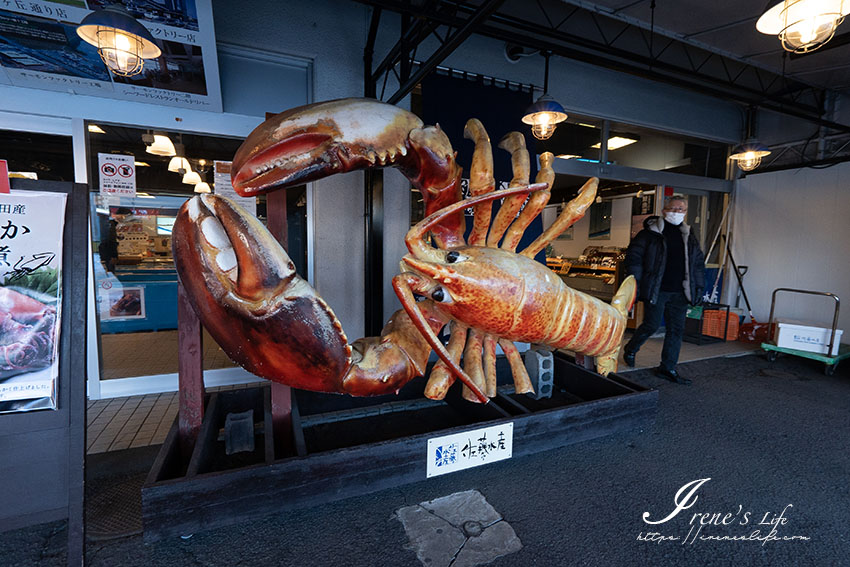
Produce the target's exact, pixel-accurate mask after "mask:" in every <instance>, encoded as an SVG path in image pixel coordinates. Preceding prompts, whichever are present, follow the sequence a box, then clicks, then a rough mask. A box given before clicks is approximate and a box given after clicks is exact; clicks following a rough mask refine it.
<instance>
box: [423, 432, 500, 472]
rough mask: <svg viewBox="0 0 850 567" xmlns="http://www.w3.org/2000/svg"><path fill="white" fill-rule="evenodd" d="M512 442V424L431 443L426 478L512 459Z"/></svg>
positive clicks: (449, 436)
mask: <svg viewBox="0 0 850 567" xmlns="http://www.w3.org/2000/svg"><path fill="white" fill-rule="evenodd" d="M513 439H514V424H513V422H508V423H503V424H501V425H493V426H491V427H483V428H481V429H473V430H472V431H464V432H462V433H454V434H452V435H444V436H443V437H435V438H433V439H429V440H428V457H427V459H428V465H427V476H428V478H431V477H432V476H439V475H441V474H446V473H453V472H456V471H462V470H464V469H469V468H472V467H477V466H480V465H486V464H488V463H495V462H496V461H503V460H505V459H510V458H511V455H512V454H513Z"/></svg>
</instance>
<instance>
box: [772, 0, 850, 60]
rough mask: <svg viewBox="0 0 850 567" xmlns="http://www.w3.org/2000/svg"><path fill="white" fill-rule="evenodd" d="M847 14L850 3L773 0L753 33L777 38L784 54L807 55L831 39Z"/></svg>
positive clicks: (838, 1) (841, 1)
mask: <svg viewBox="0 0 850 567" xmlns="http://www.w3.org/2000/svg"><path fill="white" fill-rule="evenodd" d="M848 13H850V0H780V1H779V2H777V1H776V0H772V1H771V2H770V3H768V8H767V9H766V10H765V11H764V13H763V14H762V15H761V17H760V18H759V19H758V22H756V29H757V30H758V31H760V32H761V33H764V34H768V35H776V36H779V40H780V41H781V42H782V48H783V49H785V50H786V51H790V52H792V53H809V52H810V51H814V50H816V49H818V48H820V47H821V46H823V45H824V44H825V43H826V42H828V41H829V40H830V39H832V36H833V35H835V29H836V28H837V27H838V25H839V24H841V22H842V21H843V20H844V16H846V15H847V14H848Z"/></svg>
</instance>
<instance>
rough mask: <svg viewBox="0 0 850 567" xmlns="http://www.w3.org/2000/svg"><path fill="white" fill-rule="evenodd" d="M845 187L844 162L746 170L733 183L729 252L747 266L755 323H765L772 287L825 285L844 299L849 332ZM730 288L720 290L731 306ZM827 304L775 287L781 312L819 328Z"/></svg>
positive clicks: (828, 313)
mask: <svg viewBox="0 0 850 567" xmlns="http://www.w3.org/2000/svg"><path fill="white" fill-rule="evenodd" d="M848 188H850V164H848V163H843V164H839V165H836V166H834V167H830V168H827V169H799V170H789V171H780V172H775V173H763V174H758V175H748V176H747V177H745V178H743V179H741V180H740V181H739V182H738V187H737V189H736V192H735V205H734V207H735V208H734V232H733V237H732V238H733V247H732V251H733V255H734V258H735V261H736V262H737V263H738V264H739V265H746V266H749V272H748V273H747V274H746V276H744V280H743V281H744V289H745V290H746V292H747V295H748V296H749V299H750V303H751V305H752V307H753V312H754V315H755V317H756V319H757V320H758V321H762V320H764V321H767V318H768V314H769V311H770V297H771V293H772V292H773V290H774V289H776V288H779V287H790V288H797V289H808V290H812V291H828V292H831V293H834V294H836V295H838V296H839V297H840V298H841V299H842V300H843V301H844V305H843V306H842V308H841V316H840V320H839V324H840V328H842V329H844V330H845V331H846V332H848V333H850V308H848V305H850V262H848V255H850V221H848V219H850V190H848ZM733 279H734V278H733ZM736 293H737V284H736V283H735V282H732V283H731V285H730V288H729V290H728V292H727V293H726V294H724V295H726V297H727V301H728V299H729V298H731V300H732V303H733V304H734V298H735V294H736ZM741 307H745V304H744V302H743V300H742V301H741ZM833 309H834V305H833V304H832V301H831V300H830V299H827V298H816V299H809V298H808V297H807V296H801V295H798V294H784V293H780V294H779V296H778V299H777V314H778V315H779V316H785V317H787V318H793V319H797V320H801V321H810V322H812V323H819V324H820V325H823V326H829V325H831V323H832V312H833ZM845 342H847V341H846V339H845Z"/></svg>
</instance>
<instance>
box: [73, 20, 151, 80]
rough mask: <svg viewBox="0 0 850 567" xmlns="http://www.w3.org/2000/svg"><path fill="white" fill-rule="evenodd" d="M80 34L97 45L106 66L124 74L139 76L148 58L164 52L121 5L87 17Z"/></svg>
mask: <svg viewBox="0 0 850 567" xmlns="http://www.w3.org/2000/svg"><path fill="white" fill-rule="evenodd" d="M77 35H79V36H80V37H81V38H82V39H83V41H85V42H86V43H90V44H91V45H93V46H95V47H97V52H98V54H99V55H100V58H101V59H102V60H103V62H104V63H105V64H106V66H107V67H109V69H110V70H111V71H112V72H113V73H115V74H116V75H121V76H123V77H132V76H133V75H138V74H139V73H141V72H142V67H144V64H145V61H144V60H145V59H154V58H156V57H159V56H160V54H161V53H162V51H160V49H159V47H158V46H157V45H156V43H154V39H153V36H152V35H151V32H149V31H148V30H147V28H145V26H143V25H142V24H140V23H139V22H138V21H137V20H136V19H135V18H133V16H131V15H130V13H129V12H128V11H127V9H126V8H124V6H122V5H120V4H113V5H111V6H107V7H106V8H104V9H103V10H97V11H95V12H92V13H91V14H89V15H88V16H86V17H85V18H83V21H81V22H80V25H79V26H77Z"/></svg>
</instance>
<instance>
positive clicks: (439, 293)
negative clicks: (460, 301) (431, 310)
mask: <svg viewBox="0 0 850 567" xmlns="http://www.w3.org/2000/svg"><path fill="white" fill-rule="evenodd" d="M445 298H446V294H445V292H444V291H443V288H441V287H438V288H437V289H435V290H434V293H432V294H431V299H433V300H434V301H442V300H443V299H445Z"/></svg>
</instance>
